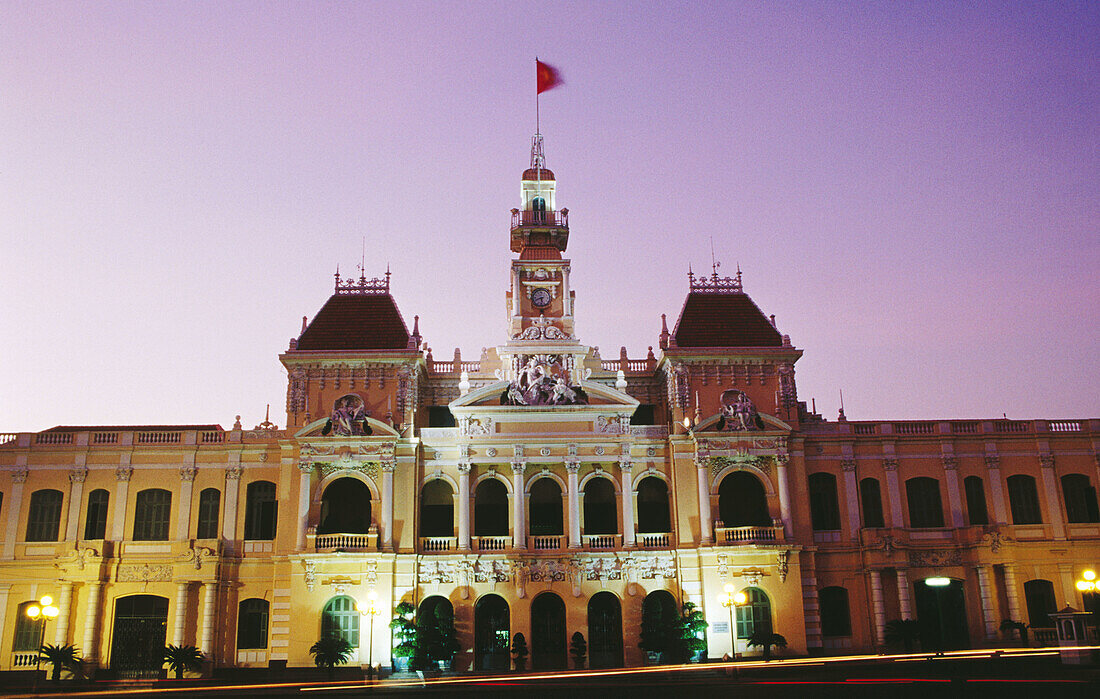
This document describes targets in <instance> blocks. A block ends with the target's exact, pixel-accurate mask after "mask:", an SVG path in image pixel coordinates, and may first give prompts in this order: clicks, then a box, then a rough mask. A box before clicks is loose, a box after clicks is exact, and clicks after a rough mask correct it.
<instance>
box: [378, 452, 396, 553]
mask: <svg viewBox="0 0 1100 699" xmlns="http://www.w3.org/2000/svg"><path fill="white" fill-rule="evenodd" d="M396 466H397V460H396V459H392V458H391V459H390V460H388V461H387V460H385V459H383V460H382V526H381V528H380V530H379V531H380V534H381V537H382V541H381V542H380V543H381V547H382V550H383V551H392V550H393V470H394V468H396Z"/></svg>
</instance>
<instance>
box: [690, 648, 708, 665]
mask: <svg viewBox="0 0 1100 699" xmlns="http://www.w3.org/2000/svg"><path fill="white" fill-rule="evenodd" d="M706 655H707V652H706V651H705V650H696V651H692V653H691V662H693V663H701V662H703V660H705V659H706Z"/></svg>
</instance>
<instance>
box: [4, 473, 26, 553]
mask: <svg viewBox="0 0 1100 699" xmlns="http://www.w3.org/2000/svg"><path fill="white" fill-rule="evenodd" d="M26 482H27V468H26V466H24V467H23V468H21V469H20V470H18V471H12V472H11V493H10V494H9V495H8V502H9V503H10V504H9V505H8V526H7V528H6V529H5V531H4V558H6V559H12V558H15V538H16V537H17V536H18V530H19V510H20V509H21V507H22V505H23V484H24V483H26Z"/></svg>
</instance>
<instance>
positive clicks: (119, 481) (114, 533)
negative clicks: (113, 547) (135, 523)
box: [111, 454, 134, 541]
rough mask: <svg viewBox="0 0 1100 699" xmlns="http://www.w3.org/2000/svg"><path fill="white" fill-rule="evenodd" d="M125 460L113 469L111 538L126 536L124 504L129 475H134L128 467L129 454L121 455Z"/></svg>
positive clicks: (128, 485)
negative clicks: (113, 488)
mask: <svg viewBox="0 0 1100 699" xmlns="http://www.w3.org/2000/svg"><path fill="white" fill-rule="evenodd" d="M122 458H123V460H124V461H125V462H126V463H124V464H121V465H120V466H119V467H118V468H116V469H115V501H114V502H113V503H112V505H113V507H112V509H113V510H114V511H115V516H114V519H113V520H112V521H111V540H112V541H122V540H123V539H125V538H126V505H127V494H128V493H129V492H130V476H132V475H134V469H133V468H131V467H130V455H129V454H124V455H123V456H122Z"/></svg>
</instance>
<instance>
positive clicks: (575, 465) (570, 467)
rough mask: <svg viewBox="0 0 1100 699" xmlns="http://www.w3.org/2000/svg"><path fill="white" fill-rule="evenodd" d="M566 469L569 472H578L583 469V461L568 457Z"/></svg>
mask: <svg viewBox="0 0 1100 699" xmlns="http://www.w3.org/2000/svg"><path fill="white" fill-rule="evenodd" d="M565 470H566V471H568V472H569V473H577V472H578V471H580V470H581V462H580V461H579V460H575V459H566V460H565Z"/></svg>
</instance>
